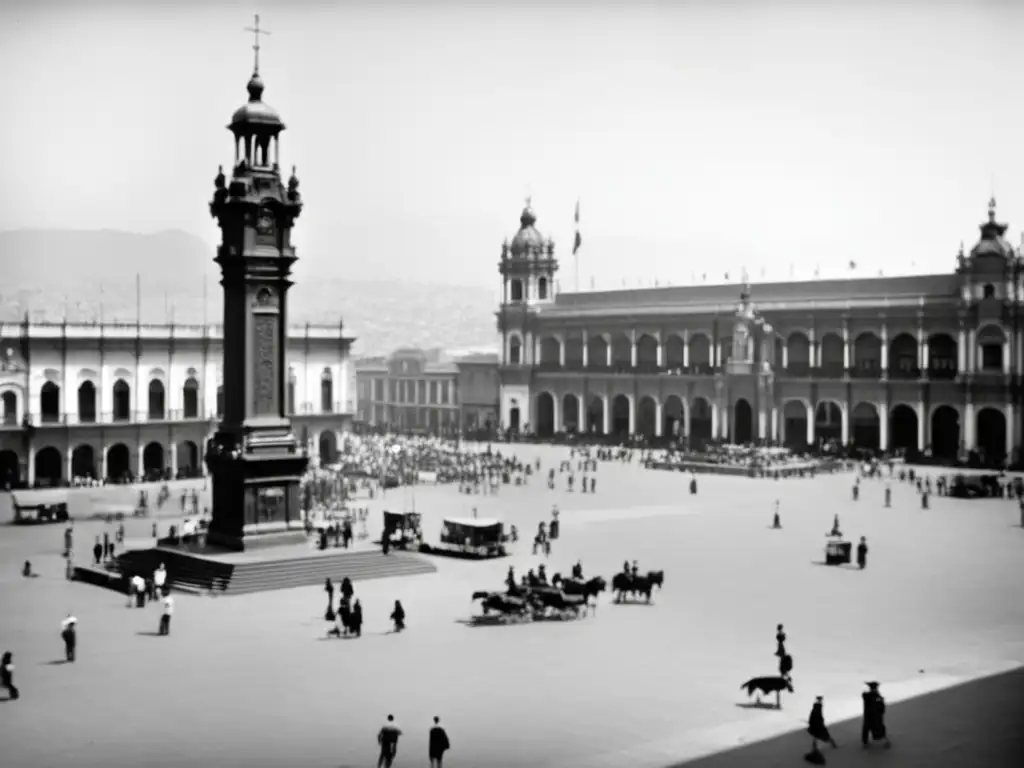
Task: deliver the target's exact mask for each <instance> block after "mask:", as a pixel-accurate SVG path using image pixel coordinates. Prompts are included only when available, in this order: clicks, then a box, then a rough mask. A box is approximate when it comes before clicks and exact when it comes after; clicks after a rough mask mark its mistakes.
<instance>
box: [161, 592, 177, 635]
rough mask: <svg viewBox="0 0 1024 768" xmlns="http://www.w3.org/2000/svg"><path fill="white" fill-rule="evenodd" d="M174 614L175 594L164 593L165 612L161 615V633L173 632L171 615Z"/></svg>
mask: <svg viewBox="0 0 1024 768" xmlns="http://www.w3.org/2000/svg"><path fill="white" fill-rule="evenodd" d="M173 615H174V596H173V595H172V594H171V593H170V592H167V593H166V594H165V595H164V612H163V614H162V615H161V616H160V634H161V635H169V634H171V616H173Z"/></svg>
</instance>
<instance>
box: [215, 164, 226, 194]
mask: <svg viewBox="0 0 1024 768" xmlns="http://www.w3.org/2000/svg"><path fill="white" fill-rule="evenodd" d="M224 181H225V179H224V166H223V165H218V166H217V178H215V179H214V180H213V186H215V187H216V188H217V189H224Z"/></svg>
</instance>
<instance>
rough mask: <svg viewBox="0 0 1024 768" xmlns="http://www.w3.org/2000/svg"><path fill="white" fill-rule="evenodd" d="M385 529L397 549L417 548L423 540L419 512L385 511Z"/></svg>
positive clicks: (389, 539)
mask: <svg viewBox="0 0 1024 768" xmlns="http://www.w3.org/2000/svg"><path fill="white" fill-rule="evenodd" d="M384 530H385V535H387V536H388V541H389V543H390V545H391V546H392V547H394V548H395V549H417V548H418V547H419V545H420V543H422V541H423V532H422V530H421V529H420V515H419V513H418V512H388V511H387V510H385V511H384Z"/></svg>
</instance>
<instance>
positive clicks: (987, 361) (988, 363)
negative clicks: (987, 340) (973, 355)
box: [981, 344, 1003, 371]
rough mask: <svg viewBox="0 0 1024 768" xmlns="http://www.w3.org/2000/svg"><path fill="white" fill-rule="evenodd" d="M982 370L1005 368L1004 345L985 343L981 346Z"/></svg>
mask: <svg viewBox="0 0 1024 768" xmlns="http://www.w3.org/2000/svg"><path fill="white" fill-rule="evenodd" d="M981 370H983V371H1001V370H1003V345H1002V344H985V345H983V346H982V348H981Z"/></svg>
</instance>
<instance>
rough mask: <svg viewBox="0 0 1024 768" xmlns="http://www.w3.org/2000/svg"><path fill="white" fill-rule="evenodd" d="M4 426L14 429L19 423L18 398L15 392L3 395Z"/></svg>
mask: <svg viewBox="0 0 1024 768" xmlns="http://www.w3.org/2000/svg"><path fill="white" fill-rule="evenodd" d="M3 418H4V420H3V425H4V426H5V427H13V426H15V425H16V424H17V423H18V396H17V395H16V394H14V393H13V392H4V394H3Z"/></svg>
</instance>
